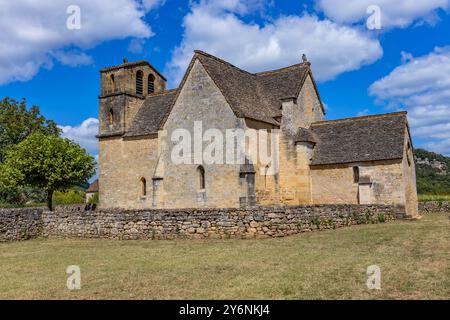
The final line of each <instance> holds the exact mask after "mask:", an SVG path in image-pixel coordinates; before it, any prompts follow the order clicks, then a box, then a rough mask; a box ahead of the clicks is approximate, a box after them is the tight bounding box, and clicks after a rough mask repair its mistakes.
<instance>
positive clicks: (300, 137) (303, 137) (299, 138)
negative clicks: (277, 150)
mask: <svg viewBox="0 0 450 320" xmlns="http://www.w3.org/2000/svg"><path fill="white" fill-rule="evenodd" d="M318 141H319V139H318V137H317V135H316V134H315V133H314V132H312V131H311V130H308V129H305V128H298V131H297V133H296V134H295V136H294V142H311V143H314V144H316V143H317V142H318Z"/></svg>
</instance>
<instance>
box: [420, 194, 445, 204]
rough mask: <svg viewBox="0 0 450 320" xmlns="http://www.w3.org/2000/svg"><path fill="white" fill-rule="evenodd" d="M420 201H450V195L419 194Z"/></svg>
mask: <svg viewBox="0 0 450 320" xmlns="http://www.w3.org/2000/svg"><path fill="white" fill-rule="evenodd" d="M419 201H422V202H426V201H450V194H443V195H435V194H419Z"/></svg>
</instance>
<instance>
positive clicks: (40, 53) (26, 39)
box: [0, 0, 162, 84]
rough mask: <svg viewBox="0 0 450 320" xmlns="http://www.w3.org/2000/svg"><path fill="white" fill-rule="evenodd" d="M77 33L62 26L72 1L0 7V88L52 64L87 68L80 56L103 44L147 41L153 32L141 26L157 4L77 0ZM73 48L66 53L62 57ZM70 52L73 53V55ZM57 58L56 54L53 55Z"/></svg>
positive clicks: (25, 0) (20, 1) (25, 1)
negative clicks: (78, 14) (78, 23)
mask: <svg viewBox="0 0 450 320" xmlns="http://www.w3.org/2000/svg"><path fill="white" fill-rule="evenodd" d="M75 3H76V5H78V6H79V7H80V10H81V11H80V12H81V29H79V30H78V29H75V30H70V29H68V28H67V26H66V21H67V19H68V18H69V16H70V14H68V13H67V8H68V7H69V5H72V4H74V1H73V0H58V1H54V0H40V1H29V0H15V1H1V2H0V30H1V32H0V84H4V83H8V82H12V81H26V80H29V79H31V78H32V77H33V76H34V75H35V74H36V73H37V72H38V71H39V69H40V68H41V67H48V68H49V67H51V65H52V62H53V61H54V59H56V60H59V61H60V62H61V63H63V64H66V65H72V66H74V65H80V64H86V63H90V62H91V59H90V58H89V56H88V55H86V54H84V53H82V52H81V51H80V50H84V49H88V48H91V47H93V46H95V45H97V44H99V43H101V42H103V41H108V40H112V39H123V38H127V37H135V38H148V37H151V36H152V35H153V32H152V30H151V27H150V26H149V25H147V24H146V23H145V22H144V21H143V19H142V18H143V17H144V15H145V14H146V12H147V11H148V10H150V9H153V8H155V7H156V6H157V5H158V4H161V3H162V1H159V0H144V2H142V1H139V0H115V1H110V0H96V1H92V0H78V1H76V2H75ZM66 48H71V51H70V52H68V53H67V52H65V49H66ZM74 49H76V50H75V51H74ZM55 52H56V53H55Z"/></svg>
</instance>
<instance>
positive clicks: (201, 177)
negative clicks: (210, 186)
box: [197, 166, 205, 190]
mask: <svg viewBox="0 0 450 320" xmlns="http://www.w3.org/2000/svg"><path fill="white" fill-rule="evenodd" d="M197 173H198V179H199V189H200V190H204V189H205V168H203V167H202V166H199V167H198V168H197Z"/></svg>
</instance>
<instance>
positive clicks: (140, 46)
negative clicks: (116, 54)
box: [128, 39, 145, 53]
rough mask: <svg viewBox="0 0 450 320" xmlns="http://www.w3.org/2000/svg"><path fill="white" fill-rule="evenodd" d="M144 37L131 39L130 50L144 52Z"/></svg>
mask: <svg viewBox="0 0 450 320" xmlns="http://www.w3.org/2000/svg"><path fill="white" fill-rule="evenodd" d="M144 44H145V40H144V39H131V41H130V44H129V45H128V51H130V52H132V53H142V52H144Z"/></svg>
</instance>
